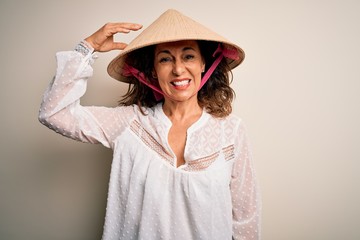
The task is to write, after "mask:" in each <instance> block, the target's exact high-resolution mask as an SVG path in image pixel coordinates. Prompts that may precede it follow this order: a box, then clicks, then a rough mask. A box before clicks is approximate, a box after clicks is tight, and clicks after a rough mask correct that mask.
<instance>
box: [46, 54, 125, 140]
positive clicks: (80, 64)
mask: <svg viewBox="0 0 360 240" xmlns="http://www.w3.org/2000/svg"><path fill="white" fill-rule="evenodd" d="M56 60H57V71H56V75H55V77H54V79H53V80H52V82H51V83H50V85H49V86H48V88H47V90H46V91H45V93H44V95H43V99H42V103H41V107H40V111H39V121H40V122H41V123H42V124H44V125H45V126H47V127H49V128H50V129H52V130H54V131H56V132H57V133H60V134H62V135H64V136H66V137H69V138H72V139H75V140H78V141H82V142H88V143H101V144H103V145H104V146H106V147H113V146H112V144H113V140H114V138H116V136H118V134H119V132H120V131H121V130H122V128H121V126H122V125H124V124H125V122H124V118H123V117H122V115H126V114H125V112H124V113H123V114H122V113H119V111H120V110H121V111H131V110H132V109H131V108H128V109H127V110H125V109H120V108H106V107H83V106H81V105H80V97H81V96H83V95H84V93H85V91H86V85H87V79H88V78H89V77H91V76H92V74H93V69H92V67H91V64H92V63H93V61H94V57H93V55H92V54H91V53H90V54H88V55H86V56H83V55H82V54H80V53H79V52H76V51H68V52H59V53H57V54H56ZM127 115H128V114H127Z"/></svg>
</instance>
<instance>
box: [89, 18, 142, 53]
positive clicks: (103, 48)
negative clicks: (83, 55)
mask: <svg viewBox="0 0 360 240" xmlns="http://www.w3.org/2000/svg"><path fill="white" fill-rule="evenodd" d="M141 28H142V25H140V24H136V23H107V24H105V25H104V26H103V27H102V28H100V29H99V30H97V31H96V32H95V33H93V34H92V35H91V36H89V37H87V38H85V41H86V42H88V43H89V44H90V45H91V46H92V47H93V48H94V50H95V51H97V52H108V51H111V50H115V49H118V50H122V49H124V48H125V47H126V46H127V44H126V43H123V42H114V35H115V34H117V33H129V32H130V31H137V30H139V29H141Z"/></svg>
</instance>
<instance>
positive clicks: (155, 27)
mask: <svg viewBox="0 0 360 240" xmlns="http://www.w3.org/2000/svg"><path fill="white" fill-rule="evenodd" d="M181 40H206V41H214V42H218V43H222V45H223V47H224V48H226V49H232V50H236V51H237V52H238V58H237V59H235V60H234V59H227V60H228V63H229V66H230V68H231V69H233V68H235V67H236V66H238V65H239V64H240V63H241V62H242V61H243V60H244V57H245V54H244V51H243V50H242V49H241V48H240V47H239V46H237V45H236V44H234V43H232V42H230V41H229V40H227V39H226V38H224V37H222V36H220V35H219V34H217V33H215V32H213V31H212V30H210V29H208V28H207V27H205V26H203V25H201V24H200V23H198V22H196V21H194V20H192V19H191V18H189V17H187V16H185V15H183V14H182V13H180V12H178V11H176V10H173V9H169V10H167V11H166V12H164V13H163V14H162V15H161V16H160V17H159V18H158V19H156V20H155V21H154V22H153V23H152V24H151V25H149V26H148V27H147V28H146V29H144V30H143V31H142V32H141V33H140V34H139V35H138V36H137V37H136V38H135V39H133V40H132V41H131V42H130V43H129V44H128V45H127V46H126V48H125V49H124V50H123V51H122V52H121V53H120V54H119V55H118V56H117V57H115V58H114V59H113V60H112V61H111V62H110V64H109V65H108V69H107V71H108V73H109V75H110V76H111V77H113V78H115V79H117V80H119V81H122V82H128V81H129V80H128V78H127V77H124V76H123V75H122V72H123V66H124V63H125V59H126V57H127V54H129V53H130V52H132V51H134V50H137V49H140V48H143V47H146V46H150V45H154V44H159V43H165V42H176V41H181Z"/></svg>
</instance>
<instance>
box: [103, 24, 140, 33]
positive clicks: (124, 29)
mask: <svg viewBox="0 0 360 240" xmlns="http://www.w3.org/2000/svg"><path fill="white" fill-rule="evenodd" d="M141 28H142V25H141V24H136V23H114V24H111V25H109V26H108V31H109V32H110V33H111V34H116V33H129V32H130V31H137V30H139V29H141Z"/></svg>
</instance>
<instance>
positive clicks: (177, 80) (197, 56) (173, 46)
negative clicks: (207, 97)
mask: <svg viewBox="0 0 360 240" xmlns="http://www.w3.org/2000/svg"><path fill="white" fill-rule="evenodd" d="M204 68H205V64H204V61H203V58H202V56H201V53H200V49H199V46H198V43H197V42H196V41H190V40H189V41H188V40H187V41H178V42H170V43H162V44H158V45H157V46H156V47H155V55H154V72H153V75H154V77H155V78H157V79H158V81H159V85H160V87H161V90H162V91H163V93H164V97H165V101H166V100H171V101H176V102H185V101H190V100H193V101H197V92H198V90H199V87H200V82H201V73H202V71H203V70H204Z"/></svg>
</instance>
